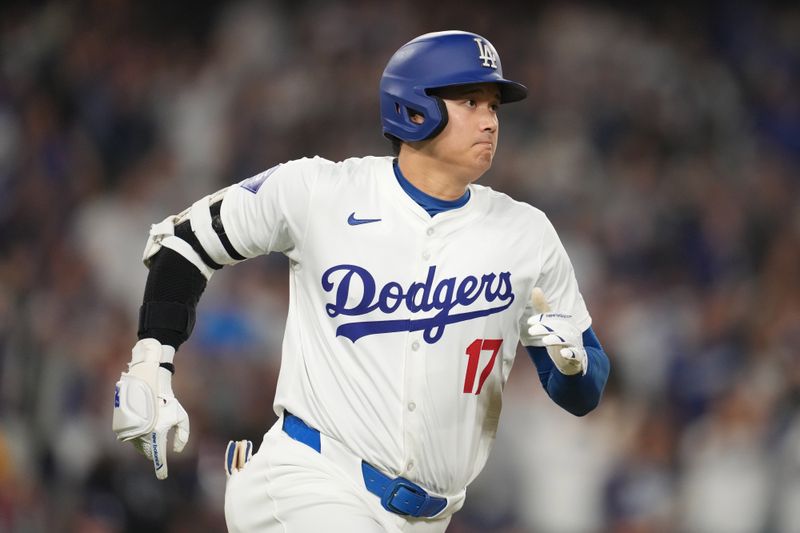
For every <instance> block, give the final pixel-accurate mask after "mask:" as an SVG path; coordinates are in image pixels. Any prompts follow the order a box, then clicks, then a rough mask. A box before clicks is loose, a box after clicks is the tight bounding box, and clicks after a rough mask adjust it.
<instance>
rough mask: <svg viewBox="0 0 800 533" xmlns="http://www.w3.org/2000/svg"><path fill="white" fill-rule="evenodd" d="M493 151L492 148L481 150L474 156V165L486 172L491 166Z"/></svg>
mask: <svg viewBox="0 0 800 533" xmlns="http://www.w3.org/2000/svg"><path fill="white" fill-rule="evenodd" d="M493 160H494V153H493V152H492V150H481V151H480V152H479V153H478V154H477V155H476V157H475V166H476V167H478V168H479V169H481V170H482V171H484V172H486V171H487V170H489V169H490V168H491V166H492V161H493Z"/></svg>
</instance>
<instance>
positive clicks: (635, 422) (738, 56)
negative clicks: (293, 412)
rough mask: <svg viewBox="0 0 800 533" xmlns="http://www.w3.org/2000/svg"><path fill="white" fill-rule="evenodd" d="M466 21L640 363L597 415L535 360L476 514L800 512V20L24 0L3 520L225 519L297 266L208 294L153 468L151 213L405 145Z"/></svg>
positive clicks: (176, 522) (517, 180)
mask: <svg viewBox="0 0 800 533" xmlns="http://www.w3.org/2000/svg"><path fill="white" fill-rule="evenodd" d="M446 28H460V29H467V30H471V31H475V32H477V33H481V34H483V35H485V36H486V37H488V38H489V39H491V40H492V41H493V42H494V44H495V45H496V46H497V48H498V50H499V51H500V53H501V57H502V59H503V66H504V68H505V71H506V73H507V75H509V76H510V77H511V78H513V79H518V80H520V81H522V82H524V83H526V84H528V85H529V87H530V88H531V96H530V97H529V99H528V100H526V101H524V102H523V103H520V104H514V105H510V106H508V107H505V108H503V109H502V111H501V122H502V128H501V133H502V135H501V143H500V148H499V151H498V154H497V159H496V164H495V167H494V168H493V169H492V171H491V172H490V173H489V174H488V175H487V176H485V177H484V179H483V180H482V183H483V184H485V185H488V186H491V187H493V188H496V189H499V190H502V191H505V192H508V193H509V194H511V195H512V196H514V197H516V198H519V199H522V200H525V201H528V202H530V203H532V204H534V205H536V206H538V207H541V208H542V209H544V210H545V211H546V212H547V213H548V214H549V215H550V217H551V218H552V220H553V221H554V223H555V225H556V227H557V228H558V230H559V233H560V234H561V236H562V238H563V240H564V242H565V245H566V247H567V249H568V251H569V253H570V254H571V257H572V259H573V262H574V264H575V266H576V270H577V274H578V278H579V281H580V283H581V287H582V290H583V292H584V295H585V297H586V300H587V302H588V303H589V305H590V311H591V312H592V315H593V316H594V319H595V324H594V327H595V330H596V331H597V332H598V334H599V336H600V338H601V340H602V341H603V342H604V344H605V347H606V349H607V352H608V353H609V354H610V356H611V358H612V361H613V366H612V376H611V381H610V383H609V386H608V388H607V391H606V395H605V398H604V401H603V403H602V404H601V407H600V408H599V409H598V410H597V411H596V412H594V413H592V414H591V415H589V416H588V417H586V418H584V419H575V418H572V417H571V416H570V415H568V414H566V413H564V412H561V411H560V410H559V409H558V408H557V407H556V406H554V405H553V404H552V403H550V402H549V401H548V400H547V399H546V398H545V397H544V395H543V393H542V390H541V388H540V386H539V384H538V382H537V379H536V374H535V371H534V368H533V365H532V364H531V362H530V361H529V360H528V358H527V357H525V356H524V355H521V356H520V357H519V358H518V359H517V363H516V365H515V366H516V368H515V369H514V371H513V372H512V378H511V381H510V382H509V384H508V387H507V390H506V394H505V406H504V407H505V408H504V412H503V416H502V419H501V424H500V431H499V435H498V439H497V445H496V448H495V451H494V453H493V455H492V457H491V459H490V461H489V464H488V465H487V468H486V470H485V471H484V474H482V475H481V476H480V477H479V478H478V480H477V481H476V482H475V484H474V485H473V487H472V488H471V489H470V491H469V493H468V497H467V503H466V506H465V508H464V510H463V511H462V512H461V513H459V514H457V515H456V518H455V519H454V520H453V522H452V525H451V528H450V530H449V531H451V532H453V533H465V532H497V533H499V532H503V533H512V532H513V533H523V532H544V533H550V532H553V533H559V532H580V533H583V532H593V531H613V532H621V533H643V532H654V531H689V532H708V533H717V532H724V533H733V532H743V533H744V532H748V533H749V532H767V531H769V532H772V531H776V532H797V531H800V410H799V409H798V404H800V364H798V359H799V358H800V356H799V355H798V354H799V353H800V352H798V345H800V191H798V188H799V185H800V173H798V170H800V169H799V167H800V83H798V82H799V81H800V9H798V8H797V7H796V6H795V7H791V5H789V4H786V5H780V4H771V5H768V6H766V5H763V4H760V3H756V2H738V1H737V2H710V3H702V5H700V6H697V5H695V6H693V7H692V6H689V5H688V4H687V5H681V4H678V5H677V6H676V5H673V6H672V7H668V6H662V7H654V6H649V7H636V8H634V7H632V6H630V5H627V4H605V5H602V6H599V5H595V4H582V3H575V2H570V3H556V2H554V3H537V5H536V6H533V7H531V6H530V5H529V3H523V2H517V3H508V2H507V3H498V2H457V1H454V2H449V1H436V2H429V1H419V0H414V1H410V2H401V1H395V2H370V1H366V0H361V1H357V0H351V1H340V2H325V1H321V0H320V1H310V0H298V1H295V2H280V3H277V2H276V3H257V2H251V1H244V2H242V1H239V2H191V3H190V2H154V1H141V2H140V1H134V0H112V1H101V0H95V1H88V0H87V1H77V0H75V1H65V2H54V1H51V2H43V1H37V2H26V3H22V2H4V4H3V7H0V50H2V52H1V54H2V55H1V56H0V57H1V59H2V62H1V63H0V531H11V532H39V531H78V532H89V533H92V532H98V533H99V532H107V531H152V532H158V531H165V532H182V531H193V532H198V531H220V530H224V520H223V516H222V492H223V488H224V480H225V478H224V474H223V470H222V454H223V450H224V446H225V444H226V443H227V440H228V439H229V438H243V437H248V438H250V439H252V440H254V441H256V442H259V441H260V435H261V434H262V433H263V431H265V429H266V428H267V427H268V426H269V425H270V424H271V422H272V420H273V418H274V415H273V414H272V411H271V401H272V394H273V387H274V381H275V377H276V371H277V368H278V362H279V348H280V338H281V334H282V326H283V320H284V315H285V311H286V297H287V294H286V279H287V273H286V270H285V268H286V265H285V262H284V260H283V258H282V257H277V256H275V257H267V258H260V259H258V260H254V261H250V262H248V263H245V264H243V265H240V266H237V267H236V268H235V269H226V270H224V271H222V272H221V273H219V274H217V275H216V277H215V279H214V280H213V282H212V283H211V284H210V286H209V289H208V290H207V292H206V295H205V297H204V299H203V300H202V301H201V304H200V308H199V320H198V326H197V328H196V330H195V334H194V336H193V338H192V339H191V341H190V342H189V343H188V344H187V345H185V346H184V347H183V348H182V349H181V350H180V353H179V355H178V357H177V360H176V362H177V367H178V373H177V375H176V377H175V388H176V389H177V392H178V396H179V398H180V399H181V401H182V402H183V405H184V406H185V407H186V409H187V410H188V411H189V413H190V417H191V422H192V438H191V440H190V446H189V447H188V449H187V450H186V451H185V452H184V454H183V455H182V456H176V455H174V454H172V455H171V456H170V466H169V468H170V477H169V479H168V480H167V481H165V482H157V481H156V479H155V477H154V475H153V472H152V468H151V467H149V465H148V464H147V462H146V461H145V460H144V459H142V458H141V457H139V456H137V455H136V454H135V453H134V452H133V451H132V449H131V448H130V447H129V446H121V445H119V444H117V443H116V442H115V440H114V436H113V434H112V432H111V422H110V418H111V408H112V403H111V402H112V395H113V384H114V382H115V381H116V379H117V377H118V374H119V372H120V370H121V369H122V368H123V367H124V364H125V363H126V362H127V361H128V360H129V356H130V348H131V346H132V345H133V343H134V341H135V328H136V312H137V307H138V305H139V303H140V299H141V294H142V290H143V286H144V280H145V269H144V267H142V266H141V263H140V262H139V258H140V254H141V250H142V247H143V245H144V240H145V236H146V233H147V229H148V227H149V224H150V223H152V222H156V221H158V220H161V219H162V218H163V217H164V216H165V215H166V214H168V213H175V212H177V211H179V210H181V209H182V208H183V207H185V206H187V205H189V203H190V202H191V201H193V200H194V199H196V198H198V197H200V196H201V195H204V194H207V193H210V192H212V191H214V190H216V189H218V188H220V187H223V186H225V185H227V184H229V183H232V182H235V181H239V180H241V179H243V178H246V177H248V176H249V175H251V174H254V173H256V172H258V171H259V170H262V169H264V168H268V167H270V166H272V165H273V164H275V163H277V162H281V161H284V160H287V159H292V158H297V157H301V156H304V155H314V154H319V155H321V156H323V157H326V158H329V159H340V158H344V157H347V156H350V155H356V156H360V155H368V154H378V155H384V154H389V151H390V148H389V144H388V143H387V142H386V141H384V140H383V139H382V138H381V135H380V125H379V117H378V110H377V82H378V78H379V76H380V73H381V71H382V68H383V66H384V64H385V62H386V60H387V59H388V57H389V56H390V55H391V53H392V52H393V51H394V50H395V49H396V48H397V47H399V46H400V45H401V44H403V43H404V42H406V41H407V40H409V39H410V38H411V37H413V36H415V35H417V34H420V33H423V32H426V31H431V30H439V29H446ZM231 272H235V274H231Z"/></svg>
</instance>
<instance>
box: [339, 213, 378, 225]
mask: <svg viewBox="0 0 800 533" xmlns="http://www.w3.org/2000/svg"><path fill="white" fill-rule="evenodd" d="M380 221H381V219H379V218H356V212H355V211H353V212H352V213H350V216H349V217H347V223H348V224H350V225H351V226H358V225H359V224H369V223H370V222H380Z"/></svg>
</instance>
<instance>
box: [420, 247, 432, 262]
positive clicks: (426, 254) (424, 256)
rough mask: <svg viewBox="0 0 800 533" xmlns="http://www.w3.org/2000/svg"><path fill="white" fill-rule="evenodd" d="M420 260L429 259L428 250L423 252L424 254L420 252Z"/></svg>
mask: <svg viewBox="0 0 800 533" xmlns="http://www.w3.org/2000/svg"><path fill="white" fill-rule="evenodd" d="M422 258H423V259H424V260H426V261H427V260H428V259H430V258H431V253H430V252H429V251H428V250H425V251H424V252H422Z"/></svg>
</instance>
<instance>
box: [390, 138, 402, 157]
mask: <svg viewBox="0 0 800 533" xmlns="http://www.w3.org/2000/svg"><path fill="white" fill-rule="evenodd" d="M389 142H391V143H392V155H394V156H395V157H398V156H399V155H400V147H401V146H403V141H401V140H400V139H398V138H397V137H392V138H390V139H389Z"/></svg>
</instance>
